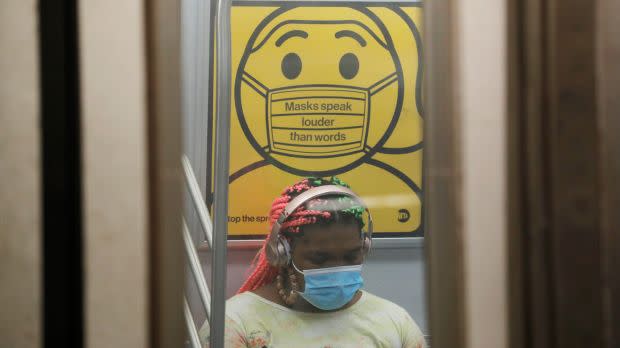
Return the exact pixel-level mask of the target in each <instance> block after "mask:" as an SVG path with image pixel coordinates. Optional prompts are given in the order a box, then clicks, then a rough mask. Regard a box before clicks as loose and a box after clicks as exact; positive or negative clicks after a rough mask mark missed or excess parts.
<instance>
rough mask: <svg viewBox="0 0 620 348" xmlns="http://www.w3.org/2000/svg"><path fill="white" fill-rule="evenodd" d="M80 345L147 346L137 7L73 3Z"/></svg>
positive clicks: (141, 45) (106, 0) (89, 0)
mask: <svg viewBox="0 0 620 348" xmlns="http://www.w3.org/2000/svg"><path fill="white" fill-rule="evenodd" d="M78 22H79V32H80V34H79V35H80V40H79V47H80V53H79V54H80V61H81V67H80V68H81V94H82V95H81V97H82V100H81V110H82V137H83V138H82V146H83V182H84V191H83V192H84V242H85V253H84V260H85V311H86V315H85V320H86V323H85V343H86V346H87V347H90V348H99V347H101V348H104V347H105V348H107V347H132V348H136V347H147V346H149V344H148V331H147V330H148V321H147V318H148V273H147V271H148V248H147V247H148V231H147V217H148V215H147V213H148V206H147V184H148V183H147V176H146V174H147V152H146V151H147V149H146V132H147V129H146V128H147V119H146V77H145V69H146V67H145V45H146V44H145V36H144V3H143V2H142V1H135V0H134V1H126V0H122V1H121V0H112V1H111V0H84V1H79V13H78Z"/></svg>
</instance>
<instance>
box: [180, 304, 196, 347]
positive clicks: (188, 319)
mask: <svg viewBox="0 0 620 348" xmlns="http://www.w3.org/2000/svg"><path fill="white" fill-rule="evenodd" d="M183 315H184V316H185V324H186V326H187V335H188V336H189V342H190V343H191V344H192V348H200V337H199V336H198V331H197V330H196V324H195V323H194V318H192V312H191V311H190V309H189V305H188V304H187V299H186V298H185V296H184V297H183Z"/></svg>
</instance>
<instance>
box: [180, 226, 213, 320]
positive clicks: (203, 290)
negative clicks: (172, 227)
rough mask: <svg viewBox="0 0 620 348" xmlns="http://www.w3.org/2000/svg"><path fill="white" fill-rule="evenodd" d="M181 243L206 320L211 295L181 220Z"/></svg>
mask: <svg viewBox="0 0 620 348" xmlns="http://www.w3.org/2000/svg"><path fill="white" fill-rule="evenodd" d="M183 241H184V242H185V252H186V254H187V260H188V261H189V268H190V269H191V271H192V275H193V276H194V281H195V282H196V287H197V288H198V294H199V295H200V300H201V302H202V305H203V306H204V310H205V313H207V320H208V319H209V316H210V315H211V293H210V292H209V287H208V286H207V281H206V279H205V276H204V274H203V273H202V267H201V266H200V261H199V260H198V254H197V253H196V248H195V247H194V243H192V237H191V236H190V234H189V230H188V229H187V224H186V223H185V219H183Z"/></svg>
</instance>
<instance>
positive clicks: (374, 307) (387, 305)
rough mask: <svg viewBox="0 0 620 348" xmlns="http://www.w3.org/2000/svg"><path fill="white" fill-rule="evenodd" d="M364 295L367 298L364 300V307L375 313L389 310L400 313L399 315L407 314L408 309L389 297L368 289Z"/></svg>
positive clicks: (389, 311)
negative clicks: (386, 297)
mask: <svg viewBox="0 0 620 348" xmlns="http://www.w3.org/2000/svg"><path fill="white" fill-rule="evenodd" d="M363 297H365V299H364V301H363V306H362V307H364V308H366V309H368V310H371V311H373V312H375V313H376V312H387V313H393V314H398V315H403V314H407V311H406V310H405V309H404V308H403V307H401V306H399V305H397V304H396V303H394V302H392V301H390V300H388V299H385V298H382V297H379V296H377V295H375V294H372V293H370V292H368V291H364V294H363ZM407 315H408V314H407Z"/></svg>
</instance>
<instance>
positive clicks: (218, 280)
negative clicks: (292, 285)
mask: <svg viewBox="0 0 620 348" xmlns="http://www.w3.org/2000/svg"><path fill="white" fill-rule="evenodd" d="M231 3H232V1H231V0H218V1H217V12H216V14H215V15H216V17H215V21H216V26H215V28H216V34H217V38H216V53H217V59H216V60H215V63H216V66H217V80H216V81H217V82H216V83H217V84H216V86H217V88H216V90H215V94H216V104H215V107H216V111H217V113H216V115H217V116H216V119H215V162H214V167H215V168H214V169H215V170H214V172H215V180H214V188H215V190H214V205H213V223H214V224H213V231H214V232H215V233H214V235H213V245H212V250H213V252H212V254H213V259H212V260H213V263H212V265H213V273H212V274H213V277H212V280H213V282H212V284H213V297H212V299H211V300H212V302H211V308H212V312H211V318H210V320H209V322H210V323H211V347H214V348H222V347H224V325H225V324H224V321H225V312H226V303H225V299H226V268H227V265H226V252H227V245H226V244H227V240H228V175H229V165H230V91H231V75H232V74H231V67H230V65H231V47H230V46H231V32H230V10H231Z"/></svg>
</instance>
